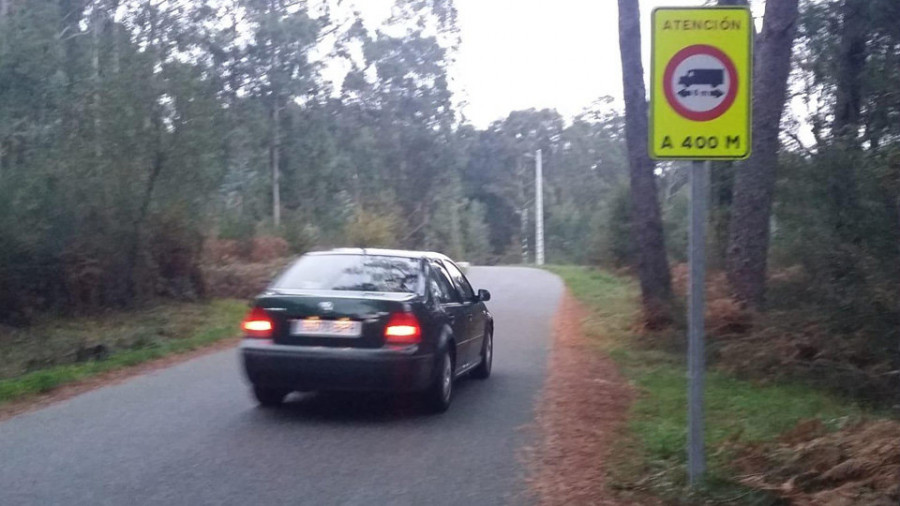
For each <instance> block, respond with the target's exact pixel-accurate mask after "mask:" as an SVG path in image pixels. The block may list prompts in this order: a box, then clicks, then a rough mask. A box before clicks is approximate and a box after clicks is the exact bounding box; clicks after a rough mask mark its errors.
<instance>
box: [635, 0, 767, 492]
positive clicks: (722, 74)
mask: <svg viewBox="0 0 900 506" xmlns="http://www.w3.org/2000/svg"><path fill="white" fill-rule="evenodd" d="M752 23H753V19H752V17H751V16H750V11H749V10H748V9H747V8H744V7H712V8H709V7H705V8H704V7H700V8H688V9H678V8H659V9H656V10H654V11H653V21H652V26H653V37H652V38H653V42H652V48H653V49H652V54H653V56H652V65H651V67H652V76H651V81H650V82H651V92H650V97H651V104H650V135H649V137H648V142H649V145H648V150H649V152H650V156H651V158H654V159H656V160H691V161H693V163H692V164H691V167H690V187H691V213H690V229H689V230H690V239H689V245H688V249H689V251H688V259H689V265H690V282H689V291H690V293H689V294H688V410H687V411H688V441H687V455H688V478H689V481H690V484H691V486H692V487H693V486H696V485H698V484H699V483H700V482H701V481H702V479H703V475H704V473H705V471H706V454H705V450H704V443H703V441H704V423H703V422H704V421H703V390H704V382H705V378H704V375H705V370H706V350H705V341H704V321H703V319H704V314H705V296H704V295H705V294H704V291H705V290H704V286H705V280H706V226H707V212H708V204H709V170H710V168H709V160H741V159H745V158H747V157H748V156H750V135H751V128H750V126H751V124H750V107H751V99H752V90H751V83H752V80H751V72H752V63H753V46H752V42H753V38H752V34H753V26H752Z"/></svg>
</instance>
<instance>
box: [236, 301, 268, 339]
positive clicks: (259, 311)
mask: <svg viewBox="0 0 900 506" xmlns="http://www.w3.org/2000/svg"><path fill="white" fill-rule="evenodd" d="M272 327H273V325H272V318H270V317H269V315H268V313H266V311H265V310H264V309H263V308H261V307H255V308H253V309H251V310H250V313H249V314H247V317H246V318H244V322H243V323H242V324H241V328H242V329H243V330H244V335H245V336H247V337H254V338H257V339H268V338H270V337H272Z"/></svg>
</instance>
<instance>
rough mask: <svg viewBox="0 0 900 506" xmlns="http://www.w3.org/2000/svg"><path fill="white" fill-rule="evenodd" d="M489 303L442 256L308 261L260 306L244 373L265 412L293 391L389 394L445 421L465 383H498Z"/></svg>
mask: <svg viewBox="0 0 900 506" xmlns="http://www.w3.org/2000/svg"><path fill="white" fill-rule="evenodd" d="M490 298H491V295H490V293H489V292H488V291H487V290H478V291H477V292H476V291H475V290H474V289H473V288H472V285H471V284H470V283H469V281H468V279H466V276H465V274H463V272H462V270H460V268H459V266H457V265H456V264H455V263H454V262H453V261H452V260H450V259H449V258H448V257H446V256H444V255H441V254H438V253H427V252H418V251H397V250H373V249H337V250H332V251H325V252H317V253H309V254H306V255H304V256H303V257H301V258H300V259H298V260H297V261H296V262H295V263H294V264H293V265H291V266H290V267H289V268H288V269H287V270H285V271H284V273H282V274H281V275H280V276H279V277H278V278H277V279H276V280H275V281H274V282H273V283H272V284H271V286H269V288H268V289H267V290H266V291H265V292H264V293H263V294H261V295H260V296H258V297H257V298H256V300H255V301H254V303H253V308H252V309H251V311H250V313H249V314H248V315H247V318H246V319H245V320H244V322H243V324H242V328H243V332H244V339H243V341H242V342H241V356H242V358H243V365H244V369H245V372H246V374H247V378H248V379H249V380H250V383H251V384H252V385H253V392H254V395H255V396H256V399H257V400H258V401H259V403H260V404H262V405H264V406H274V405H278V404H280V403H281V402H282V401H283V400H284V398H285V396H286V395H287V394H288V393H290V392H292V391H386V392H417V393H419V394H420V395H421V396H422V398H423V401H424V402H425V404H426V405H427V406H428V407H429V408H430V409H432V410H434V411H438V412H441V411H445V410H446V409H447V408H448V407H449V406H450V402H451V400H452V398H453V382H454V381H455V380H456V379H457V378H460V377H461V376H463V375H465V374H471V375H472V376H474V377H476V378H480V379H486V378H488V377H489V376H490V374H491V363H492V358H493V333H494V320H493V317H492V316H491V313H490V312H489V311H488V309H487V307H485V304H484V303H485V302H486V301H488V300H490Z"/></svg>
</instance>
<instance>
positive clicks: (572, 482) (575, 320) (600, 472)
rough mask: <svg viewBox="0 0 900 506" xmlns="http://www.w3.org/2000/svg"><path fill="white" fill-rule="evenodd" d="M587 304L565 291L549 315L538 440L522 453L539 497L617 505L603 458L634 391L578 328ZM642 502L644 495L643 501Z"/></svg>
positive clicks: (548, 504) (550, 505)
mask: <svg viewBox="0 0 900 506" xmlns="http://www.w3.org/2000/svg"><path fill="white" fill-rule="evenodd" d="M586 317H587V311H586V310H585V309H584V308H583V307H581V305H580V304H579V303H578V301H576V300H575V298H574V297H573V296H572V295H571V294H569V293H566V294H565V295H564V296H563V300H562V303H561V305H560V308H559V310H558V311H557V314H556V320H555V322H554V338H553V350H552V351H551V355H550V364H549V371H548V377H547V382H546V384H545V386H544V392H543V396H542V400H541V403H540V405H539V407H538V430H539V432H540V435H539V440H540V444H539V447H538V448H536V449H535V450H534V453H533V455H530V456H529V460H530V461H531V467H532V469H533V475H532V479H531V486H532V488H533V490H534V492H535V493H536V496H537V498H538V501H539V504H541V505H545V506H555V505H601V506H607V505H610V506H620V505H631V504H638V503H636V502H634V501H633V500H630V499H623V498H620V497H617V495H616V494H615V493H614V491H613V490H611V488H610V486H609V481H610V480H609V479H608V473H607V472H608V469H607V466H606V465H605V462H606V461H607V460H608V457H609V455H610V452H611V451H612V449H613V448H614V443H615V441H616V439H617V437H619V436H620V435H621V433H622V430H623V428H624V423H625V420H626V417H627V413H628V408H629V406H630V405H631V402H632V399H633V398H634V391H633V389H632V388H631V386H630V385H629V384H628V383H627V381H626V380H625V378H624V377H622V375H621V374H620V373H619V371H618V368H617V367H616V365H615V363H613V361H612V359H610V358H609V357H608V356H607V355H605V354H604V353H602V352H601V351H600V350H599V349H597V348H596V347H595V346H592V345H591V344H590V343H589V342H588V340H587V338H586V337H585V336H584V334H583V333H582V330H581V325H582V322H583V321H584V319H585V318H586ZM642 504H646V503H642Z"/></svg>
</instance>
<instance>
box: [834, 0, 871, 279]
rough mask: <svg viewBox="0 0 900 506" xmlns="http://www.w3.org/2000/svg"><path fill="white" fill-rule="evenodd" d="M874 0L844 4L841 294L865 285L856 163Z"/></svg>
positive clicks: (837, 113) (837, 133)
mask: <svg viewBox="0 0 900 506" xmlns="http://www.w3.org/2000/svg"><path fill="white" fill-rule="evenodd" d="M867 10H868V0H844V2H843V3H842V4H841V39H840V47H839V53H838V71H837V72H838V75H837V88H836V90H835V105H834V121H833V123H832V128H831V130H832V135H833V142H832V144H831V146H830V156H829V161H830V163H829V164H828V165H827V168H828V170H829V174H828V175H829V195H830V200H831V202H830V210H831V212H830V215H831V216H830V219H831V227H832V231H833V233H834V239H835V254H834V255H832V258H831V267H830V271H831V272H830V277H831V280H830V281H831V283H832V284H833V285H834V286H835V287H838V288H839V293H842V292H844V290H846V289H848V288H850V287H852V286H857V285H859V284H860V283H861V282H862V281H863V279H864V277H862V276H861V275H860V273H859V251H858V250H859V246H860V245H861V243H862V241H863V238H862V236H861V235H860V228H859V226H858V224H859V221H860V220H861V219H862V216H861V215H862V211H861V209H860V201H859V188H858V186H859V184H858V181H857V174H856V165H857V164H858V163H859V160H860V156H861V154H862V153H861V149H860V136H859V130H860V121H861V120H860V111H861V108H862V84H863V75H862V74H863V72H864V70H865V65H866V53H867V51H866V39H867V34H866V28H867V24H868V23H867V22H868V12H867Z"/></svg>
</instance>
